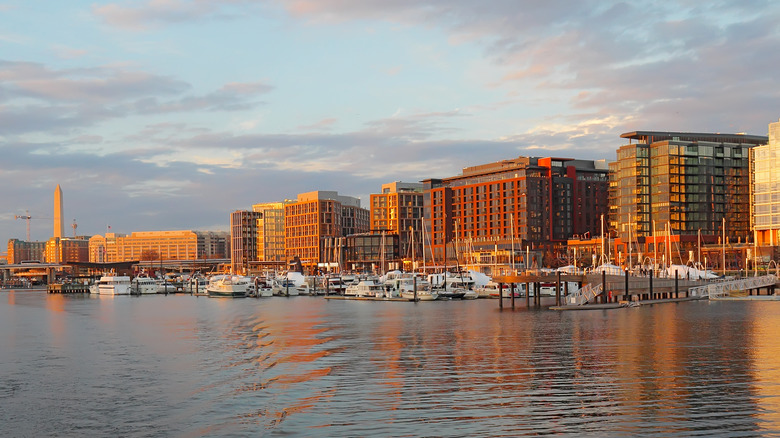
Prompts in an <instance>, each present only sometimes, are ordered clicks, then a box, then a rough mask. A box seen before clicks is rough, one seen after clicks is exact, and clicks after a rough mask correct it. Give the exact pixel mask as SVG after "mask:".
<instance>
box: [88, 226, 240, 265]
mask: <svg viewBox="0 0 780 438" xmlns="http://www.w3.org/2000/svg"><path fill="white" fill-rule="evenodd" d="M228 240H229V237H228V234H227V233H219V232H212V231H192V230H177V231H136V232H133V233H131V234H130V235H129V236H128V235H122V234H115V233H106V235H105V236H100V235H96V236H92V237H91V238H90V239H89V258H90V261H91V262H97V263H114V262H126V261H136V260H138V261H141V260H144V261H154V260H160V261H162V260H198V259H218V258H226V255H227V254H228V248H229V242H228Z"/></svg>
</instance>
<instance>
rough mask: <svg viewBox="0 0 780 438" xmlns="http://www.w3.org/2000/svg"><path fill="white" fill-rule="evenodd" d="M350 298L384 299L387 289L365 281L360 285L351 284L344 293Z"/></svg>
mask: <svg viewBox="0 0 780 438" xmlns="http://www.w3.org/2000/svg"><path fill="white" fill-rule="evenodd" d="M344 295H345V296H348V297H350V296H351V297H372V298H384V296H385V288H384V287H382V285H381V284H378V283H374V282H373V281H371V280H363V281H361V282H359V283H358V284H350V285H349V286H347V289H346V290H345V291H344Z"/></svg>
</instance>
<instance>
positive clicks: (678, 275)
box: [674, 271, 680, 298]
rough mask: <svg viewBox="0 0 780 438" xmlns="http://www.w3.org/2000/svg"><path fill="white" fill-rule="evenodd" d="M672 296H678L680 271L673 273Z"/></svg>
mask: <svg viewBox="0 0 780 438" xmlns="http://www.w3.org/2000/svg"><path fill="white" fill-rule="evenodd" d="M674 297H675V298H680V273H679V272H676V271H675V273H674Z"/></svg>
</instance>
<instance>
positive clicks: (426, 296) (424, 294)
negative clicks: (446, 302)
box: [401, 287, 439, 301]
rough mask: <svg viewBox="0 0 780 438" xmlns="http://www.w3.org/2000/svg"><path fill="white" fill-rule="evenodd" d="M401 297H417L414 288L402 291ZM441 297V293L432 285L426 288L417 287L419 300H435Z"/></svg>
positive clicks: (408, 298) (410, 298) (409, 298)
mask: <svg viewBox="0 0 780 438" xmlns="http://www.w3.org/2000/svg"><path fill="white" fill-rule="evenodd" d="M401 298H406V299H407V300H413V299H414V298H415V296H414V291H413V290H405V291H402V292H401ZM437 299H439V294H438V293H436V292H435V291H432V290H431V288H430V287H428V288H425V289H420V288H419V287H418V288H417V301H434V300H437Z"/></svg>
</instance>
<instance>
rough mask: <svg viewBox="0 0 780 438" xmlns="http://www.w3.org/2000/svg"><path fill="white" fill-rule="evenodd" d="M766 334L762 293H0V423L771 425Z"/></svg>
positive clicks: (653, 430)
mask: <svg viewBox="0 0 780 438" xmlns="http://www.w3.org/2000/svg"><path fill="white" fill-rule="evenodd" d="M520 303H522V304H523V305H524V301H520ZM778 327H780V302H706V301H701V302H686V303H679V304H662V305H656V306H643V307H639V308H630V309H615V310H592V311H581V312H580V311H570V312H556V311H550V310H527V309H525V308H524V307H522V308H518V309H517V310H514V311H513V310H511V309H507V308H505V309H504V311H499V309H498V302H497V301H496V300H476V301H463V302H461V301H452V302H430V303H417V304H414V303H395V302H363V301H328V300H325V299H322V298H314V297H291V298H265V299H251V298H247V299H235V300H231V299H213V298H211V299H210V298H206V297H193V296H189V295H169V296H162V295H159V296H141V297H129V296H120V297H105V296H102V297H101V296H88V295H86V296H81V295H72V296H68V295H47V294H46V293H45V292H30V291H24V292H22V291H19V292H8V291H4V292H0V436H36V437H37V436H55V435H56V436H155V437H156V436H177V437H179V436H180V437H200V436H315V437H319V436H322V437H331V436H394V437H398V436H414V437H417V436H523V435H540V434H553V435H564V436H567V435H568V436H573V435H578V436H581V435H590V436H654V437H655V436H680V437H683V436H684V437H689V436H713V435H718V436H734V437H738V436H758V435H772V434H780V397H778V396H779V395H780V386H779V385H780V366H779V365H778V364H779V363H780V340H779V339H780V333H779V332H778Z"/></svg>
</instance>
